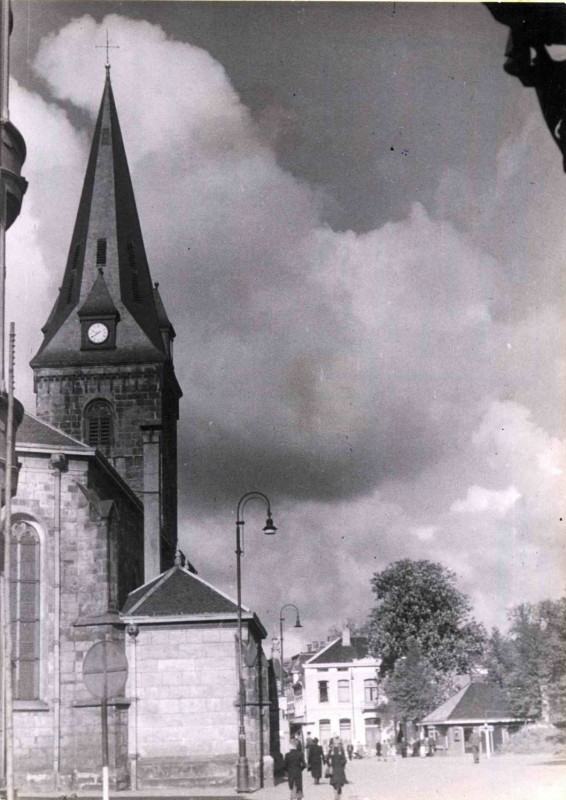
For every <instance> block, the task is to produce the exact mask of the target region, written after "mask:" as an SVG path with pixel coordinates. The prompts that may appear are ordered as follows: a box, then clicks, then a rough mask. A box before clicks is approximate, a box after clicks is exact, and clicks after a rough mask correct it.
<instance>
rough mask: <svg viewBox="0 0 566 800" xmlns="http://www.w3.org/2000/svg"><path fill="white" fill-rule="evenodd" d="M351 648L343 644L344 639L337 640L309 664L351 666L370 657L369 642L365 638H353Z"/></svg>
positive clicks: (308, 662)
mask: <svg viewBox="0 0 566 800" xmlns="http://www.w3.org/2000/svg"><path fill="white" fill-rule="evenodd" d="M350 642H351V644H350V645H349V646H346V645H343V644H342V637H340V638H339V639H336V640H335V641H334V642H332V643H331V644H330V645H328V647H326V648H325V649H324V650H321V651H320V653H317V654H316V655H315V656H313V658H311V659H310V660H309V661H307V664H309V665H310V664H350V663H352V662H353V661H360V660H361V659H362V658H366V656H367V655H368V640H367V638H366V637H365V636H352V637H351V639H350Z"/></svg>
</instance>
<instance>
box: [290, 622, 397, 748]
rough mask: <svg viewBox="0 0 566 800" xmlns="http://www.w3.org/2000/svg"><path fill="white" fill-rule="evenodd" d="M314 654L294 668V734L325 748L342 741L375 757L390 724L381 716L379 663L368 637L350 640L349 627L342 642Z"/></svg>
mask: <svg viewBox="0 0 566 800" xmlns="http://www.w3.org/2000/svg"><path fill="white" fill-rule="evenodd" d="M317 644H318V643H317ZM313 650H314V652H312V653H311V654H308V653H307V654H306V657H305V654H303V653H301V654H300V656H299V657H298V658H296V659H294V661H293V662H292V664H291V673H292V675H293V683H292V686H291V691H292V695H293V701H292V708H293V709H294V714H293V715H290V718H289V724H290V728H291V734H293V733H298V731H299V730H302V731H303V733H304V735H305V736H306V733H307V732H308V733H310V734H311V736H313V737H314V736H316V737H317V738H318V740H319V742H320V744H321V745H322V746H323V748H326V747H327V746H328V742H329V740H330V739H331V738H332V737H336V736H339V737H340V738H341V739H342V741H343V742H344V744H345V745H346V744H348V743H350V742H351V743H352V744H354V746H365V747H368V748H369V749H371V750H372V751H373V750H374V748H375V743H376V741H378V740H381V737H382V735H383V733H384V732H385V729H386V728H387V726H388V722H386V721H385V720H384V719H382V717H381V716H380V715H379V713H378V710H377V709H378V707H379V705H380V702H382V701H383V698H382V697H380V696H379V688H378V681H377V670H378V667H379V659H376V658H375V657H374V656H371V655H370V654H369V652H368V640H367V637H365V636H352V635H351V632H350V629H349V628H348V627H345V628H344V630H343V632H342V635H341V636H339V637H336V638H332V639H331V640H329V641H327V642H326V643H325V644H323V645H322V646H320V645H318V646H317V648H313ZM387 730H388V728H387Z"/></svg>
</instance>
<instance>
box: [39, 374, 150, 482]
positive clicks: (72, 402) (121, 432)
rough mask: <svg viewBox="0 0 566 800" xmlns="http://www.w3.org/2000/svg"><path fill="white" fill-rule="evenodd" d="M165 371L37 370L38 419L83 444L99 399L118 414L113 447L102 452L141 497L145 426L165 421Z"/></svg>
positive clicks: (115, 414) (103, 449)
mask: <svg viewBox="0 0 566 800" xmlns="http://www.w3.org/2000/svg"><path fill="white" fill-rule="evenodd" d="M162 372H163V367H162V366H161V365H149V366H127V365H124V366H119V367H116V366H115V367H112V366H107V367H96V368H95V367H90V368H86V367H83V368H80V369H79V368H77V367H68V368H59V369H47V368H45V369H38V370H36V376H35V383H36V414H37V416H38V417H39V418H40V419H42V420H45V422H49V423H50V424H51V425H54V426H55V427H57V428H59V429H60V430H62V431H64V432H65V433H68V434H69V435H70V436H73V437H74V438H76V439H79V440H80V441H84V440H85V432H84V409H85V407H86V405H87V404H88V403H89V402H90V401H91V400H94V399H105V400H108V401H109V402H110V403H111V404H112V407H113V409H114V444H113V445H112V446H110V447H101V448H99V449H101V450H102V451H103V452H104V454H105V455H106V456H107V457H108V458H109V459H110V461H111V462H112V463H113V464H114V466H115V467H116V469H117V470H118V472H119V473H120V474H121V475H122V477H123V478H124V479H125V480H126V481H127V483H128V484H129V485H130V486H131V487H132V489H133V490H134V491H135V492H136V493H137V494H138V495H140V496H141V492H142V489H143V442H142V434H141V431H140V425H144V424H160V423H161V422H162V389H163V385H162V383H163V375H162Z"/></svg>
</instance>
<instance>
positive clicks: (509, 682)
mask: <svg viewBox="0 0 566 800" xmlns="http://www.w3.org/2000/svg"><path fill="white" fill-rule="evenodd" d="M508 617H509V622H510V628H509V636H508V637H503V636H501V634H499V632H498V631H497V632H496V631H494V632H493V633H492V636H491V639H490V642H489V645H488V648H487V660H486V665H487V668H488V676H489V679H490V680H491V681H492V682H494V683H497V684H498V685H499V686H501V688H503V690H504V691H505V694H506V696H507V699H508V701H509V705H510V708H511V711H512V713H513V714H514V716H517V717H528V718H531V719H543V720H550V721H556V722H558V721H561V722H563V721H564V719H565V718H566V598H562V599H561V600H543V601H542V602H540V603H534V604H531V603H521V604H520V605H518V606H515V607H514V608H512V609H511V610H510V611H509V614H508Z"/></svg>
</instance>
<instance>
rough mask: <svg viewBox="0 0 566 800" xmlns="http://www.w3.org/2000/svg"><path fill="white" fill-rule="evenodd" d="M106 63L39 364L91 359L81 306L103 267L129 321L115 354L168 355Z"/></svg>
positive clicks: (36, 362)
mask: <svg viewBox="0 0 566 800" xmlns="http://www.w3.org/2000/svg"><path fill="white" fill-rule="evenodd" d="M105 70H106V78H105V82H104V91H103V94H102V101H101V104H100V110H99V113H98V118H97V121H96V125H95V129H94V135H93V139H92V146H91V151H90V156H89V159H88V164H87V169H86V174H85V179H84V184H83V190H82V194H81V199H80V202H79V208H78V213H77V218H76V221H75V227H74V230H73V235H72V238H71V245H70V248H69V255H68V258H67V265H66V268H65V275H64V279H63V284H62V287H61V290H60V292H59V297H58V299H57V302H56V305H55V307H54V309H53V311H52V313H51V314H50V316H49V319H48V320H47V323H46V324H45V326H44V329H43V330H44V333H45V338H44V341H43V344H42V346H41V348H40V350H39V352H38V353H37V355H36V356H35V358H34V359H33V360H32V362H31V363H32V366H34V367H37V366H46V365H48V364H49V365H56V364H58V363H62V362H64V363H67V364H68V363H72V362H73V361H75V360H76V361H77V363H84V362H85V359H86V360H87V361H88V358H89V356H88V354H85V353H81V351H80V334H79V330H78V327H79V323H78V320H77V316H76V311H77V310H78V308H81V307H82V308H83V309H84V303H85V300H86V298H87V296H89V294H90V292H91V290H92V288H93V286H94V285H95V283H96V282H97V279H98V277H99V272H98V270H99V267H103V268H104V284H105V286H106V289H107V291H108V293H109V297H110V298H111V301H112V303H113V304H114V307H115V308H116V310H117V311H118V312H119V314H120V317H121V319H122V320H123V323H122V324H121V326H120V329H119V330H118V334H117V339H116V349H115V352H114V354H113V355H112V356H109V360H111V361H113V362H115V361H119V360H120V354H121V352H123V353H124V357H125V356H126V351H127V358H128V360H130V361H132V360H133V361H135V360H138V361H139V360H148V359H149V360H151V361H159V360H163V359H165V358H168V352H167V347H166V343H165V342H164V339H163V336H162V326H161V324H160V322H161V320H160V319H158V309H157V307H156V299H155V296H154V288H153V285H152V281H151V275H150V271H149V266H148V263H147V257H146V253H145V247H144V242H143V237H142V232H141V227H140V222H139V217H138V212H137V208H136V201H135V197H134V190H133V186H132V181H131V178H130V170H129V167H128V161H127V158H126V151H125V148H124V142H123V139H122V133H121V130H120V123H119V121H118V114H117V111H116V104H115V101H114V95H113V91H112V83H111V80H110V65H109V64H107V65H106V68H105ZM159 302H161V301H159ZM163 313H164V309H163ZM160 316H161V311H160ZM165 316H166V315H165ZM131 323H134V324H131ZM169 325H170V323H169ZM171 328H172V326H171ZM122 346H123V349H121V347H122ZM93 358H94V356H93Z"/></svg>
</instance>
